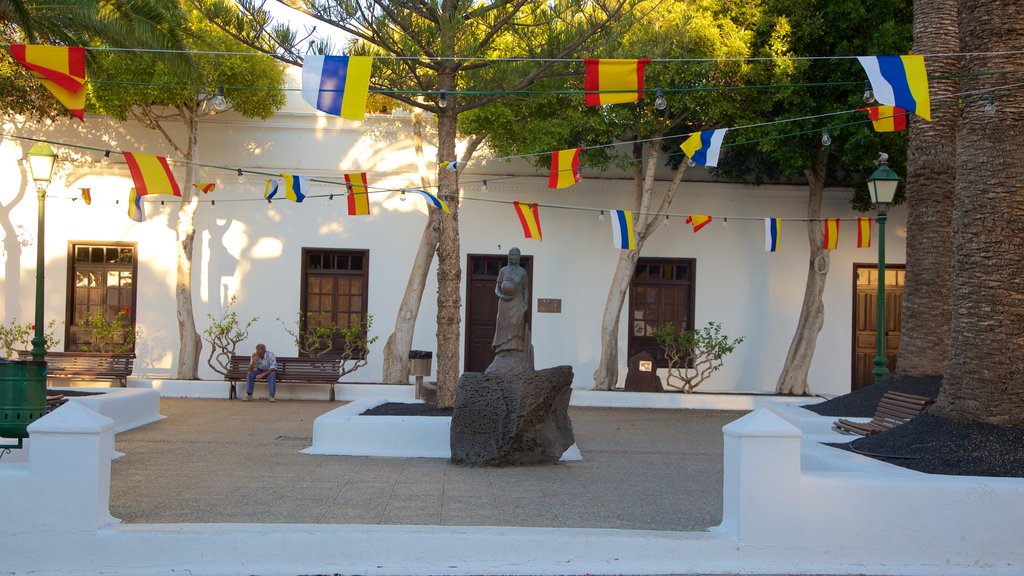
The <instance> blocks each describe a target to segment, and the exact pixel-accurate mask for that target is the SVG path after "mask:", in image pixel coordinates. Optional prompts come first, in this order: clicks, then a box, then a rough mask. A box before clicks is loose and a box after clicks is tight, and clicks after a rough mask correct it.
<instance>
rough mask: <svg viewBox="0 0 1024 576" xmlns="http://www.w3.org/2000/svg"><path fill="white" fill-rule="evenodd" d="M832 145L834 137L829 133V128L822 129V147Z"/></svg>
mask: <svg viewBox="0 0 1024 576" xmlns="http://www.w3.org/2000/svg"><path fill="white" fill-rule="evenodd" d="M831 143H832V135H831V134H829V133H828V128H822V129H821V145H822V146H828V145H829V144H831Z"/></svg>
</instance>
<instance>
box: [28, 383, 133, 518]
mask: <svg viewBox="0 0 1024 576" xmlns="http://www.w3.org/2000/svg"><path fill="white" fill-rule="evenodd" d="M28 433H29V436H30V437H31V440H32V445H31V452H30V453H29V471H30V474H31V477H32V482H33V484H34V485H33V487H32V490H31V500H32V502H31V503H27V504H29V506H28V508H29V510H27V513H28V514H29V518H31V520H30V521H31V522H32V523H33V524H34V525H35V526H36V527H37V528H38V529H40V530H61V531H76V530H87V531H91V530H95V529H97V528H99V527H100V526H104V525H106V524H109V523H111V522H114V521H116V520H115V519H114V518H113V517H111V516H110V455H111V453H112V452H113V450H114V421H113V420H111V419H110V418H107V417H106V416H102V415H100V414H97V413H96V412H94V411H92V410H90V409H88V408H86V407H84V406H82V405H81V404H79V403H77V402H68V403H66V404H64V405H63V406H61V407H60V408H58V409H57V410H54V411H53V412H51V413H50V414H47V415H46V416H44V417H42V418H40V419H39V420H36V421H35V422H33V423H32V424H30V425H29V426H28ZM19 521H28V520H27V519H26V518H24V517H21V518H20V520H19Z"/></svg>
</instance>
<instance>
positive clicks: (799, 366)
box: [775, 144, 829, 396]
mask: <svg viewBox="0 0 1024 576" xmlns="http://www.w3.org/2000/svg"><path fill="white" fill-rule="evenodd" d="M827 167H828V150H827V149H826V148H825V147H824V146H822V145H820V144H819V145H818V154H817V159H816V161H815V164H814V168H812V169H810V170H806V171H805V174H806V176H807V184H808V189H809V194H808V197H807V218H808V221H807V241H808V242H809V243H810V248H811V253H810V258H809V260H808V266H807V284H806V286H805V287H804V301H803V305H802V306H801V308H800V319H799V320H798V321H797V324H796V333H794V334H793V341H792V342H790V344H789V353H788V354H787V355H786V363H785V364H784V365H783V366H782V373H781V374H779V381H778V382H777V383H776V384H775V392H776V393H777V394H794V395H798V396H807V395H810V394H811V385H810V383H808V382H807V373H808V372H810V370H811V361H812V360H813V359H814V350H815V348H816V347H817V345H818V334H819V333H820V332H821V327H822V326H824V325H825V302H824V300H822V296H823V295H824V293H825V280H826V279H827V278H828V267H829V254H828V250H825V249H824V248H822V241H823V239H824V235H823V233H822V225H821V221H820V218H821V199H822V196H824V194H825V170H826V168H827Z"/></svg>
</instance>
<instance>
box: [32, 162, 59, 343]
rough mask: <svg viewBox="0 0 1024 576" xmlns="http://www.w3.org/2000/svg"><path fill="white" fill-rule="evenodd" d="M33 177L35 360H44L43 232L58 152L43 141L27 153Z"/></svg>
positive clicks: (44, 264) (33, 341) (33, 339)
mask: <svg viewBox="0 0 1024 576" xmlns="http://www.w3.org/2000/svg"><path fill="white" fill-rule="evenodd" d="M25 156H26V157H28V167H29V171H30V172H31V174H32V180H33V181H34V182H35V183H36V196H37V197H38V198H39V220H38V221H37V222H36V333H35V336H34V337H33V338H32V359H33V360H36V361H39V362H42V361H43V360H45V359H46V337H45V336H43V293H44V290H45V286H44V284H45V283H44V281H43V277H44V274H43V273H44V271H45V270H44V269H45V266H46V260H45V258H44V256H45V254H44V252H45V250H44V245H43V244H44V235H45V233H46V187H47V186H48V185H49V184H50V177H51V176H53V165H54V164H55V163H56V161H57V155H56V154H54V153H53V149H52V148H50V145H49V144H47V143H45V142H40V143H38V144H36V145H35V146H33V147H32V148H30V149H29V151H28V153H27V154H25Z"/></svg>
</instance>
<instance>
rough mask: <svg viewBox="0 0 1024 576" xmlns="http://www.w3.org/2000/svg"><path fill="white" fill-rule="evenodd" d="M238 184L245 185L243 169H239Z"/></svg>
mask: <svg viewBox="0 0 1024 576" xmlns="http://www.w3.org/2000/svg"><path fill="white" fill-rule="evenodd" d="M238 183H239V184H244V183H245V174H243V173H242V169H241V168H239V169H238Z"/></svg>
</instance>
